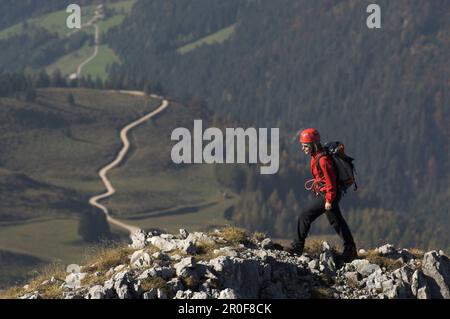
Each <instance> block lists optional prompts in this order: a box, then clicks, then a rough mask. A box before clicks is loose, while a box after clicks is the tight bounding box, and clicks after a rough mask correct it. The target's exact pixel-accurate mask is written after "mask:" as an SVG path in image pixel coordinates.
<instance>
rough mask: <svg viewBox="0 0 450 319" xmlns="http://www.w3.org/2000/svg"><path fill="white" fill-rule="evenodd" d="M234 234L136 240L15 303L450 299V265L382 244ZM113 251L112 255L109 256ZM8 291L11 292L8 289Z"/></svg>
mask: <svg viewBox="0 0 450 319" xmlns="http://www.w3.org/2000/svg"><path fill="white" fill-rule="evenodd" d="M280 248H282V247H280V246H279V245H277V244H274V243H273V242H272V240H271V239H270V238H264V236H261V235H260V236H253V237H252V238H249V237H248V236H246V235H245V234H244V233H239V232H238V231H236V230H231V231H230V230H226V231H224V230H217V231H215V232H212V233H208V234H205V233H200V232H195V233H188V232H187V231H186V230H180V233H179V234H178V235H171V234H160V233H157V232H152V233H146V232H143V231H139V232H137V233H135V234H134V235H133V236H132V244H131V245H129V247H122V248H117V249H116V250H115V251H111V252H108V253H107V254H104V255H103V256H102V257H99V260H98V261H94V262H93V263H91V264H88V265H86V266H84V267H80V268H79V269H75V270H74V269H72V271H73V272H72V273H70V274H67V273H65V274H60V275H59V277H58V275H55V276H52V277H50V278H48V279H45V280H43V281H41V282H38V283H37V284H36V283H34V284H32V285H27V286H25V287H23V288H22V287H21V288H17V289H15V290H13V293H14V295H13V297H14V298H22V299H36V298H65V299H74V298H83V299H105V298H119V299H129V298H143V299H168V298H176V299H206V298H220V299H235V298H269V299H270V298H300V299H304V298H338V299H340V298H352V299H373V298H376V299H384V298H390V299H392V298H418V299H424V298H446V299H448V298H450V288H449V286H450V261H449V258H448V257H447V256H446V255H444V253H443V252H442V251H430V252H427V253H418V252H417V251H408V250H406V249H401V250H399V249H396V248H395V247H393V246H392V245H389V244H388V245H384V246H382V247H379V248H376V249H374V250H371V251H367V252H366V251H364V250H360V251H359V259H356V260H354V261H353V262H351V263H347V264H345V263H343V262H341V261H340V258H339V254H338V253H337V252H336V251H335V250H334V249H332V248H331V247H330V246H329V245H328V243H326V242H323V243H321V245H319V246H318V247H316V249H315V250H313V249H309V251H307V253H304V254H303V255H302V256H297V255H294V254H290V253H288V252H286V251H284V250H282V249H280ZM108 254H109V255H108ZM10 294H11V291H10Z"/></svg>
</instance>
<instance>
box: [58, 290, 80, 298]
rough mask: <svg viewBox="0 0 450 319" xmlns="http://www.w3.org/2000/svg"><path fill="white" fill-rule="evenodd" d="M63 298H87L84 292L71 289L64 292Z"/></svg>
mask: <svg viewBox="0 0 450 319" xmlns="http://www.w3.org/2000/svg"><path fill="white" fill-rule="evenodd" d="M63 299H85V297H84V295H83V293H82V292H78V291H69V292H64V293H63Z"/></svg>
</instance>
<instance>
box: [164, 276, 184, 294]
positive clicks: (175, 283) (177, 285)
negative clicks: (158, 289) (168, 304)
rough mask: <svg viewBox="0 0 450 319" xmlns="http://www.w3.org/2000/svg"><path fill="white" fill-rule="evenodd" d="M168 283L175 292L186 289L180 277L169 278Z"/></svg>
mask: <svg viewBox="0 0 450 319" xmlns="http://www.w3.org/2000/svg"><path fill="white" fill-rule="evenodd" d="M167 285H168V286H169V287H170V288H171V289H172V291H173V292H174V293H177V292H178V291H179V290H183V289H184V286H183V283H182V281H181V280H180V279H179V278H178V277H175V278H172V279H171V280H169V281H168V282H167Z"/></svg>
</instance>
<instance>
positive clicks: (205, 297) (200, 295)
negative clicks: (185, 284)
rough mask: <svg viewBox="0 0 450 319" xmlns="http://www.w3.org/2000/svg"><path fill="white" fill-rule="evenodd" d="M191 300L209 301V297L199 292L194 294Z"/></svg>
mask: <svg viewBox="0 0 450 319" xmlns="http://www.w3.org/2000/svg"><path fill="white" fill-rule="evenodd" d="M191 299H209V296H208V294H207V293H206V292H204V291H200V292H194V294H193V295H192V297H191Z"/></svg>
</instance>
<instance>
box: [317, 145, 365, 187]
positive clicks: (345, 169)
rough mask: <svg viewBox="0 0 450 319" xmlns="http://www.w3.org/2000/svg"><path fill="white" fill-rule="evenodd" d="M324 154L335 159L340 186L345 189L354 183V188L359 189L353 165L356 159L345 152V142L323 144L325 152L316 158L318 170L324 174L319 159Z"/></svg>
mask: <svg viewBox="0 0 450 319" xmlns="http://www.w3.org/2000/svg"><path fill="white" fill-rule="evenodd" d="M322 156H329V157H331V158H332V159H333V162H334V167H335V170H336V174H337V178H336V179H337V184H338V187H339V188H340V189H341V190H343V191H344V193H345V192H346V191H347V189H348V188H349V187H350V186H352V185H353V190H355V191H356V190H357V189H358V185H357V184H356V178H355V175H356V170H355V166H354V165H353V161H354V159H353V158H351V157H350V156H347V155H346V154H345V153H344V144H342V143H341V142H328V143H325V145H324V146H323V152H322V153H321V154H319V156H318V157H317V160H316V166H317V171H318V172H320V174H321V175H323V172H322V169H321V168H320V165H319V161H320V158H321V157H322Z"/></svg>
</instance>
